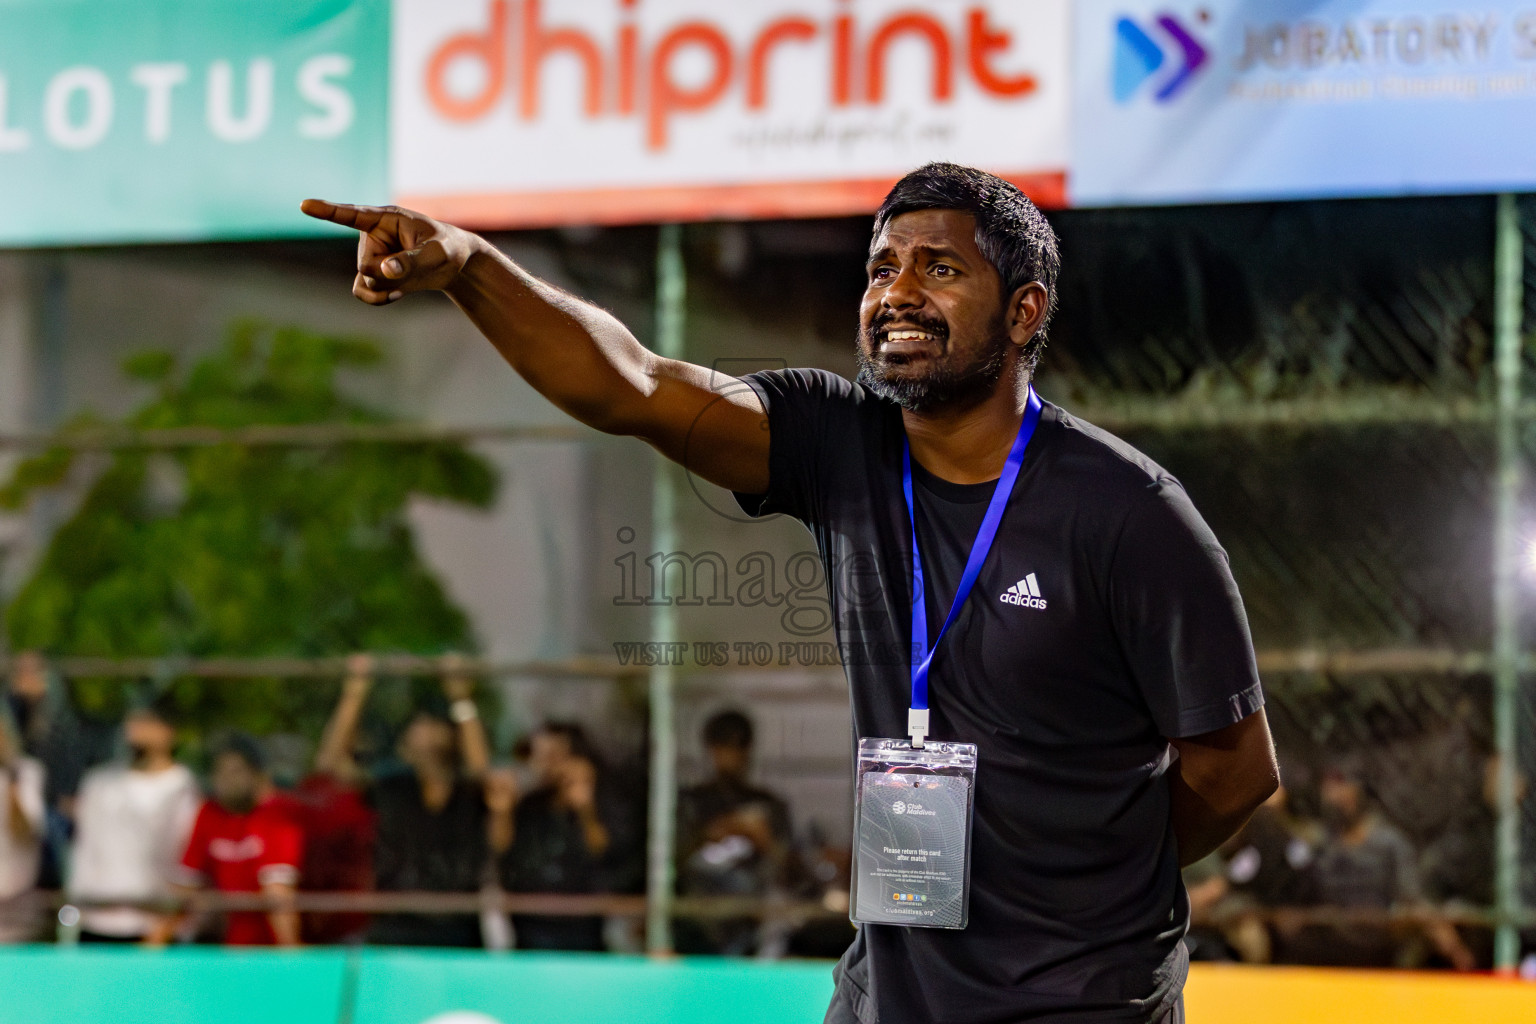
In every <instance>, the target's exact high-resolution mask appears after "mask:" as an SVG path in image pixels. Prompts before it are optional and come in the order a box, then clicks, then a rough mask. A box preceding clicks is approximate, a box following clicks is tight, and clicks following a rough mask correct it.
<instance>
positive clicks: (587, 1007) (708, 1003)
mask: <svg viewBox="0 0 1536 1024" xmlns="http://www.w3.org/2000/svg"><path fill="white" fill-rule="evenodd" d="M831 996H832V966H831V964H830V963H827V962H822V961H787V962H779V963H755V962H752V961H740V960H716V959H705V958H700V959H678V960H669V961H663V962H655V961H650V960H646V959H644V958H640V957H622V956H609V955H601V954H588V955H580V954H574V955H561V954H553V953H510V954H486V953H473V952H438V951H434V950H392V949H368V950H365V951H362V952H360V953H358V952H353V953H348V952H346V951H342V950H301V951H279V950H251V951H241V950H223V949H217V948H211V947H197V948H184V949H169V950H155V951H150V950H139V949H119V948H92V947H87V948H78V949H61V948H59V947H55V946H23V947H12V948H8V949H0V1024H65V1022H68V1024H535V1022H536V1024H609V1022H614V1024H619V1022H623V1024H798V1022H801V1021H804V1022H807V1024H815V1022H817V1021H820V1020H821V1018H822V1014H823V1013H825V1011H826V1006H827V1000H828V999H830V998H831Z"/></svg>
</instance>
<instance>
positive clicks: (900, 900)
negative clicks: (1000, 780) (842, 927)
mask: <svg viewBox="0 0 1536 1024" xmlns="http://www.w3.org/2000/svg"><path fill="white" fill-rule="evenodd" d="M975 785H976V745H975V744H974V743H932V742H930V743H926V744H924V745H923V746H922V747H918V748H914V747H913V746H912V744H911V742H910V741H909V740H906V739H899V740H895V739H862V740H860V741H859V767H858V786H857V789H856V792H855V798H854V836H855V842H856V844H857V845H856V847H855V850H854V862H853V892H852V894H851V897H852V898H851V901H850V911H849V917H850V918H852V920H853V921H854V922H856V923H858V924H896V925H907V926H910V927H917V928H954V929H959V928H964V927H965V926H966V923H967V921H968V919H969V912H970V894H971V811H972V807H973V805H974V792H975Z"/></svg>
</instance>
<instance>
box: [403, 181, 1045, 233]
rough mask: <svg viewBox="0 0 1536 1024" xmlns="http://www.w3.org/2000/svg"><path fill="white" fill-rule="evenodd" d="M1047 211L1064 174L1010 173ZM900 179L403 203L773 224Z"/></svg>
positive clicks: (464, 215) (846, 204) (852, 201)
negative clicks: (773, 220) (749, 221)
mask: <svg viewBox="0 0 1536 1024" xmlns="http://www.w3.org/2000/svg"><path fill="white" fill-rule="evenodd" d="M1002 177H1004V178H1006V179H1007V180H1008V181H1011V182H1013V183H1014V184H1015V185H1017V186H1019V188H1021V189H1023V190H1024V193H1025V194H1026V195H1028V196H1029V198H1030V199H1031V200H1033V201H1034V203H1035V205H1037V206H1040V207H1042V208H1044V209H1052V210H1054V209H1060V208H1062V207H1064V206H1066V205H1067V183H1066V175H1065V174H1063V173H1039V174H1005V175H1002ZM895 182H896V179H894V178H863V179H850V180H843V181H806V182H773V183H762V184H754V185H699V186H664V187H659V188H658V187H648V188H605V189H580V190H571V191H558V192H484V193H460V194H456V195H402V196H400V197H399V198H398V199H397V200H396V202H397V203H398V204H399V205H400V206H404V207H408V208H410V209H412V210H417V211H419V212H421V213H425V214H427V215H428V216H430V217H436V218H438V219H440V220H446V221H451V222H453V223H454V224H458V225H461V226H463V227H468V228H477V229H506V228H545V227H558V226H561V225H569V224H643V223H657V222H667V221H700V220H767V219H774V218H797V217H844V216H854V215H858V214H867V213H873V212H874V211H875V209H876V208H877V207H878V206H879V205H880V201H881V200H882V199H884V198H885V194H886V193H887V192H888V191H890V188H891V186H892V185H893V184H895Z"/></svg>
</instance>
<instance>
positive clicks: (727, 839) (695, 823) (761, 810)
mask: <svg viewBox="0 0 1536 1024" xmlns="http://www.w3.org/2000/svg"><path fill="white" fill-rule="evenodd" d="M703 738H704V747H705V749H706V750H707V751H708V753H709V759H710V762H711V764H712V765H713V767H714V776H713V777H712V778H711V779H710V780H709V781H708V782H705V783H701V784H700V785H697V786H693V787H691V788H689V789H685V790H683V792H682V794H681V795H680V797H679V799H678V805H677V831H678V846H677V851H678V861H679V863H680V865H681V869H680V870H679V872H678V883H679V890H680V891H681V892H682V893H683V894H684V895H688V896H737V897H742V896H746V897H759V898H762V897H767V896H769V895H770V893H778V892H782V891H783V890H784V889H785V888H787V885H788V883H789V881H790V878H789V875H790V867H791V847H790V840H791V834H790V824H789V808H788V806H787V805H786V804H785V803H784V801H783V800H781V799H780V798H779V797H778V796H776V795H775V794H773V793H770V792H769V791H768V790H765V789H759V788H757V787H755V786H753V785H751V783H749V782H748V781H747V776H748V772H749V770H750V769H751V765H752V722H751V720H750V719H748V718H747V716H746V715H744V714H742V713H741V712H739V711H722V712H719V713H718V714H716V715H714V716H713V717H711V718H710V719H709V721H707V722H705V723H704V737H703ZM761 939H762V932H761V930H760V928H759V926H758V923H757V922H756V921H755V920H752V919H745V918H743V919H731V920H723V921H690V920H682V921H679V922H678V928H677V945H678V949H679V951H680V952H691V953H722V954H726V955H735V956H743V955H748V954H753V953H758V952H759V951H760V945H761Z"/></svg>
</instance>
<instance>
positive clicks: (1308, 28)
mask: <svg viewBox="0 0 1536 1024" xmlns="http://www.w3.org/2000/svg"><path fill="white" fill-rule="evenodd" d="M1076 18H1077V21H1076V26H1075V30H1076V31H1075V43H1074V46H1075V60H1074V68H1073V83H1074V98H1073V105H1074V110H1073V113H1074V117H1073V123H1074V126H1075V130H1076V136H1075V138H1074V140H1073V150H1074V152H1073V156H1072V167H1071V175H1070V178H1069V189H1070V194H1071V201H1072V203H1073V204H1074V205H1078V206H1111V205H1122V204H1147V203H1183V202H1191V203H1193V202H1212V201H1218V202H1219V201H1237V200H1250V199H1289V198H1308V197H1335V196H1371V195H1406V194H1414V193H1441V194H1446V193H1466V192H1499V191H1529V190H1531V189H1536V130H1532V126H1533V125H1536V2H1533V0H1521V2H1511V0H1491V2H1487V3H1483V4H1470V3H1457V2H1455V0H1450V2H1447V0H1392V2H1381V0H1311V2H1305V0H1262V2H1260V0H1211V2H1205V3H1178V4H1173V5H1165V4H1157V3H1147V2H1144V0H1080V2H1079V3H1078V5H1077V8H1076Z"/></svg>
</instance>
